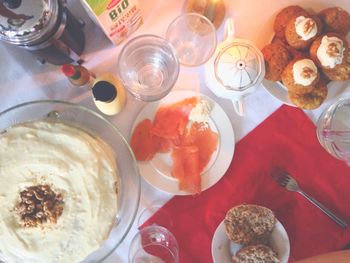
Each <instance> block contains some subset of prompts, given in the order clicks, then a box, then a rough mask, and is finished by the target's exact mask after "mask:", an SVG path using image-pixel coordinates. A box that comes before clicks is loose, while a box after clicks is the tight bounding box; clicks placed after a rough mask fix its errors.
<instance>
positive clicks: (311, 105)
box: [288, 78, 328, 110]
mask: <svg viewBox="0 0 350 263" xmlns="http://www.w3.org/2000/svg"><path fill="white" fill-rule="evenodd" d="M327 94H328V89H327V86H326V83H325V81H324V80H323V79H322V78H320V80H319V81H318V82H317V84H316V85H315V87H314V89H313V90H312V91H311V92H309V93H306V94H297V93H293V92H290V91H288V97H289V99H290V101H291V102H292V103H293V104H294V105H295V106H297V107H299V108H301V109H304V110H314V109H317V108H318V107H320V106H321V104H322V103H323V102H324V101H325V99H326V98H327Z"/></svg>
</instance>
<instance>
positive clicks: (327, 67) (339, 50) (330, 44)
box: [310, 33, 350, 80]
mask: <svg viewBox="0 0 350 263" xmlns="http://www.w3.org/2000/svg"><path fill="white" fill-rule="evenodd" d="M348 45H349V44H348V42H347V41H346V39H345V38H343V37H342V36H340V35H338V34H335V33H327V34H325V35H323V36H321V37H319V38H317V39H316V40H315V41H314V42H313V43H312V45H311V47H310V56H311V58H313V59H314V60H315V61H316V63H317V64H318V65H319V66H320V67H321V68H322V71H323V73H324V74H325V75H326V76H327V78H329V79H330V80H348V79H350V65H349V63H348V61H347V56H348V50H349V47H348Z"/></svg>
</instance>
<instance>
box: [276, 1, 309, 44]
mask: <svg viewBox="0 0 350 263" xmlns="http://www.w3.org/2000/svg"><path fill="white" fill-rule="evenodd" d="M298 16H305V17H306V16H308V13H307V12H306V11H305V10H304V9H303V8H301V7H300V6H297V5H291V6H287V7H285V8H283V9H282V10H281V11H280V12H279V13H278V14H277V16H276V18H275V22H274V25H273V29H274V31H275V34H276V36H277V37H278V38H280V39H282V40H283V41H285V37H284V31H285V28H286V26H287V24H288V22H289V20H291V19H292V18H294V17H298Z"/></svg>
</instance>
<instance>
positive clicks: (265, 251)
mask: <svg viewBox="0 0 350 263" xmlns="http://www.w3.org/2000/svg"><path fill="white" fill-rule="evenodd" d="M232 259H233V263H248V262H249V263H280V262H281V261H280V260H279V259H278V257H277V254H276V253H275V252H274V251H273V250H272V249H271V248H269V247H267V246H264V245H256V246H247V247H244V248H242V249H241V250H239V251H238V252H237V254H236V255H235V256H233V258H232Z"/></svg>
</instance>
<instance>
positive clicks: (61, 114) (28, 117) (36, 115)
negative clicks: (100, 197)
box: [0, 100, 140, 262]
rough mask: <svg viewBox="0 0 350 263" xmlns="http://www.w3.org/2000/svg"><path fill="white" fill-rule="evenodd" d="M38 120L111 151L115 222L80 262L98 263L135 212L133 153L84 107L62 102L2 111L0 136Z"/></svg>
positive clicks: (137, 178)
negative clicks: (58, 125) (76, 130)
mask: <svg viewBox="0 0 350 263" xmlns="http://www.w3.org/2000/svg"><path fill="white" fill-rule="evenodd" d="M37 120H51V121H54V120H57V121H61V122H63V123H66V124H69V125H71V126H74V127H76V128H80V129H82V130H84V131H85V132H88V133H90V134H91V135H95V136H97V137H99V138H100V139H102V140H103V141H104V142H105V143H107V144H108V145H109V146H110V147H111V149H113V151H114V156H115V161H116V164H117V167H118V172H119V181H118V210H117V214H116V215H115V222H114V224H113V227H112V229H111V231H110V234H109V236H108V238H107V240H106V241H105V242H104V243H103V244H102V245H101V247H100V248H99V249H98V250H97V251H94V252H92V253H91V254H90V255H89V256H88V257H87V258H85V259H84V260H83V261H82V262H101V261H103V260H104V259H105V258H107V257H108V256H109V255H110V254H111V253H112V252H113V251H114V250H115V249H116V248H117V247H118V246H119V245H120V243H121V242H122V241H123V240H124V238H125V237H126V235H127V233H128V232H129V230H130V228H131V226H132V224H133V221H134V219H135V216H136V212H137V209H138V205H139V200H140V176H139V172H138V168H137V165H136V161H135V158H134V155H133V153H132V150H131V149H130V147H129V144H128V143H127V141H126V140H125V139H124V137H123V136H122V134H121V133H120V132H119V131H118V129H117V128H116V127H115V126H114V125H113V124H112V123H111V122H109V121H108V120H107V119H106V118H104V117H103V116H102V115H100V114H98V113H96V112H94V111H93V110H90V109H88V108H86V107H83V106H80V105H76V104H72V103H68V102H63V101H53V100H42V101H33V102H27V103H23V104H20V105H17V106H15V107H12V108H10V109H7V110H5V111H3V112H2V113H0V133H3V132H6V130H7V129H9V128H11V127H12V126H14V125H17V124H21V123H24V122H29V121H37ZM0 241H1V237H0ZM1 260H2V256H1V253H0V261H1ZM5 262H6V261H5Z"/></svg>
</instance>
